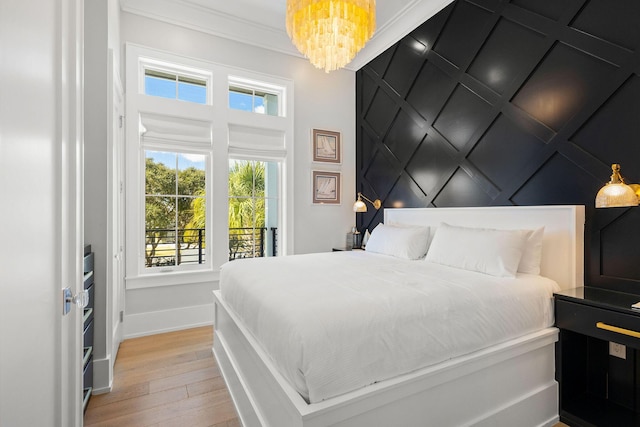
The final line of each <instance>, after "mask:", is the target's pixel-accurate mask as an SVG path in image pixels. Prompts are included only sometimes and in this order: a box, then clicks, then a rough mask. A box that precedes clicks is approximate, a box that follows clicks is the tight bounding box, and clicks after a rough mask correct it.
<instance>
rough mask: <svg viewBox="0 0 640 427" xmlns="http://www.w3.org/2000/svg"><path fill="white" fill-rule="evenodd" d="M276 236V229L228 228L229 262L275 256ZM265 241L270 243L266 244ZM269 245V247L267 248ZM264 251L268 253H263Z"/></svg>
mask: <svg viewBox="0 0 640 427" xmlns="http://www.w3.org/2000/svg"><path fill="white" fill-rule="evenodd" d="M268 231H271V234H270V235H269V237H267V236H268ZM276 236H277V228H276V227H271V228H267V227H261V228H251V227H247V228H230V229H229V261H231V260H234V259H241V258H258V257H264V256H275V255H276V250H277V246H276ZM267 240H270V242H268V241H267ZM269 243H270V244H271V245H270V246H267V245H268V244H269ZM267 248H268V249H267ZM269 249H270V251H269ZM265 250H267V251H269V252H265Z"/></svg>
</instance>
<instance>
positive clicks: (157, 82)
mask: <svg viewBox="0 0 640 427" xmlns="http://www.w3.org/2000/svg"><path fill="white" fill-rule="evenodd" d="M176 85H177V93H176ZM144 93H145V94H147V95H151V96H159V97H161V98H169V99H180V100H182V101H188V102H194V103H196V104H206V103H207V87H206V85H204V86H203V85H199V84H193V83H188V82H182V81H177V82H176V80H170V79H166V78H161V77H155V76H149V75H146V76H145V77H144Z"/></svg>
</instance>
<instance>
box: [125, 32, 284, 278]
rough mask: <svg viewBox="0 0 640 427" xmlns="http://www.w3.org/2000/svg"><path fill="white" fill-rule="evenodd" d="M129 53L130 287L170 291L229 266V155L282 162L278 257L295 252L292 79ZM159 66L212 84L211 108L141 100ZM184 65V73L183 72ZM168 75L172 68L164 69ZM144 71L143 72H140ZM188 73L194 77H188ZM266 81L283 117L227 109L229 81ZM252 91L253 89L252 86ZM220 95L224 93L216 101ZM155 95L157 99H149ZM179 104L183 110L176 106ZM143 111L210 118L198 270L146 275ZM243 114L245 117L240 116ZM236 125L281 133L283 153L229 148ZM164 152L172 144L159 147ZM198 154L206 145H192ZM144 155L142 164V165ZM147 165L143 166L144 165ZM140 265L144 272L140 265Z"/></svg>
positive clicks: (151, 52)
mask: <svg viewBox="0 0 640 427" xmlns="http://www.w3.org/2000/svg"><path fill="white" fill-rule="evenodd" d="M125 49H126V68H125V70H126V86H127V94H126V111H127V114H126V189H127V193H126V222H127V235H126V247H127V251H126V254H127V260H126V261H127V262H126V287H127V289H141V288H149V287H156V286H171V285H181V284H190V283H202V282H215V281H217V280H218V278H219V269H220V266H221V265H222V264H224V263H225V262H227V259H228V258H227V257H228V244H227V241H228V184H227V182H228V173H229V157H230V151H233V152H234V154H233V155H232V156H233V157H234V158H237V157H238V154H240V152H242V153H243V156H245V155H246V156H251V157H254V158H260V159H262V160H269V159H272V160H277V161H280V162H281V168H280V176H281V182H280V186H281V195H280V200H279V203H280V206H281V209H280V212H279V215H280V216H281V221H280V227H279V228H280V230H279V231H280V232H279V236H278V237H279V239H278V248H279V251H278V255H286V254H292V253H294V248H293V230H294V222H293V194H294V186H293V176H294V175H293V158H294V157H293V135H294V132H293V131H294V125H293V111H292V106H293V82H292V81H291V80H288V79H283V78H280V77H275V76H270V75H266V74H262V73H258V72H252V71H248V70H243V69H238V68H234V67H228V66H222V65H218V64H214V63H210V62H207V61H201V60H197V59H193V58H188V57H184V56H181V55H175V54H172V53H168V52H164V51H160V50H156V49H150V48H146V47H142V46H138V45H134V44H130V43H127V44H126V45H125ZM158 64H180V66H179V67H177V68H176V70H175V72H176V74H179V75H188V76H192V77H196V78H199V79H202V80H206V81H207V104H206V105H203V104H193V103H189V102H184V101H180V100H172V99H165V98H160V97H152V96H148V95H144V68H141V67H142V66H148V67H153V68H154V69H156V66H158ZM183 66H184V68H183ZM161 69H164V70H170V69H168V68H164V67H163V68H161ZM141 70H142V72H141ZM185 70H187V71H188V72H191V73H193V74H185ZM231 78H233V79H236V80H233V81H234V82H237V81H240V82H242V81H244V82H245V83H246V82H263V85H262V86H258V88H259V89H264V90H265V91H268V92H269V93H274V88H280V89H279V90H281V92H279V93H281V95H280V97H279V100H278V108H279V109H281V111H282V116H268V115H262V114H247V112H244V111H238V110H230V109H229V99H228V93H229V82H230V79H231ZM253 87H254V88H255V87H256V86H253ZM218 94H219V95H220V96H218ZM149 98H153V100H149ZM176 105H178V106H177V107H176ZM141 112H146V113H153V114H161V115H170V116H174V117H182V118H185V119H193V120H200V121H208V122H210V123H211V141H212V142H211V144H210V147H209V148H208V149H209V150H210V157H209V166H208V168H209V169H208V171H207V183H208V185H209V183H210V186H211V187H210V188H207V192H208V193H207V251H208V253H207V258H206V260H207V261H208V262H209V263H210V264H209V265H207V266H206V267H201V268H202V269H199V270H190V269H180V270H178V269H176V270H174V271H173V272H168V273H159V272H158V271H155V269H146V270H152V271H144V270H145V269H144V251H143V250H142V249H143V248H141V246H142V244H143V239H140V238H139V236H140V235H141V234H140V232H141V231H144V215H143V214H144V197H143V195H144V178H143V174H142V176H141V174H140V168H141V167H142V168H144V149H145V147H149V146H151V144H152V142H151V141H149V142H147V145H144V144H143V143H142V141H141V136H140V129H139V117H140V113H141ZM236 113H243V114H236ZM233 125H239V126H247V127H259V128H263V129H269V130H273V131H277V132H280V133H282V135H283V140H284V145H283V147H281V148H279V149H274V148H273V147H266V148H265V149H260V148H259V147H249V148H247V149H244V148H242V147H240V148H238V147H235V148H234V149H232V150H230V147H229V144H228V143H229V127H230V126H233ZM161 145H162V147H163V148H164V149H169V148H168V147H169V144H167V145H165V141H163V142H162V144H161ZM193 148H194V149H195V150H196V151H197V152H201V150H202V145H201V144H199V145H198V146H197V147H195V146H194V147H193ZM176 151H188V145H183V144H182V142H180V148H179V149H178V150H176ZM141 158H142V160H141ZM141 165H142V166H141ZM141 263H142V268H141Z"/></svg>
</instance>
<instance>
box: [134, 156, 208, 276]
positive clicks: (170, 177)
mask: <svg viewBox="0 0 640 427" xmlns="http://www.w3.org/2000/svg"><path fill="white" fill-rule="evenodd" d="M176 178H177V181H178V187H177V194H176ZM205 179H206V178H205V172H204V171H203V170H201V169H197V168H194V167H189V168H186V169H183V170H178V171H177V173H176V169H175V168H171V167H168V166H167V165H165V164H163V163H160V162H155V161H154V160H153V159H152V158H147V159H146V161H145V192H146V194H147V196H146V200H145V227H146V229H147V230H148V231H147V233H146V235H147V242H146V243H147V259H146V262H147V266H151V265H152V263H153V260H154V257H155V255H156V251H157V248H158V245H160V244H162V243H170V244H175V243H176V241H175V239H176V236H175V231H168V230H169V229H170V230H175V228H177V229H178V230H184V229H185V228H191V226H194V228H204V218H205V213H204V212H205V211H204V209H205V202H204V197H196V198H194V197H193V196H204V195H205V182H206V181H205ZM179 196H183V197H179ZM196 209H199V210H201V212H199V211H198V212H196ZM196 214H198V215H200V216H201V217H202V225H201V227H195V226H196V225H197V221H199V218H195V216H196ZM149 230H152V231H149ZM178 238H179V242H178V243H181V244H182V243H185V244H187V247H188V246H190V244H192V243H198V233H197V232H195V233H193V232H191V233H186V236H179V237H178ZM174 252H175V251H174ZM179 255H180V254H178V256H179ZM178 263H179V260H178Z"/></svg>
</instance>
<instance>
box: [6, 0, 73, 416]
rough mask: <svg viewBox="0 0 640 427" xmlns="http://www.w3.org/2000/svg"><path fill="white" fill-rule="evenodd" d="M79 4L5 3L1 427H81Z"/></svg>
mask: <svg viewBox="0 0 640 427" xmlns="http://www.w3.org/2000/svg"><path fill="white" fill-rule="evenodd" d="M82 5H83V3H82V1H81V0H53V1H52V0H20V1H1V2H0V200H1V202H0V207H1V209H0V229H1V231H2V233H1V235H2V245H0V425H2V426H55V427H78V426H81V425H82V409H81V400H80V396H81V390H80V381H81V373H80V369H81V366H80V363H81V360H80V352H81V341H80V338H81V337H80V318H81V316H80V313H79V310H77V309H74V310H73V311H72V312H71V313H70V315H67V316H63V315H62V307H63V297H62V295H63V293H62V289H63V288H64V287H67V286H70V287H71V288H72V291H73V292H77V290H79V289H80V287H81V286H82V271H81V263H82V259H81V256H82V226H83V219H82V191H81V190H82V164H81V160H82V151H81V150H82V114H81V112H82V32H83V31H82V16H83V8H82Z"/></svg>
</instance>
